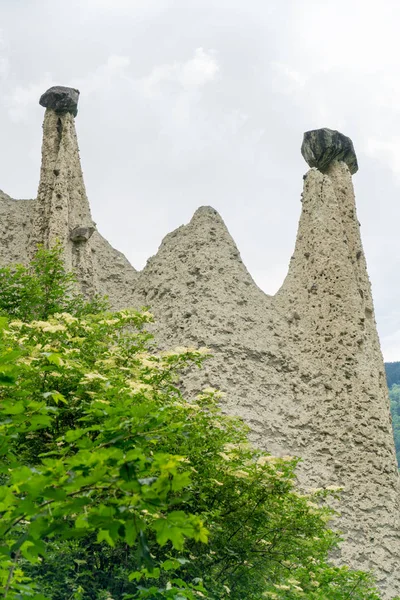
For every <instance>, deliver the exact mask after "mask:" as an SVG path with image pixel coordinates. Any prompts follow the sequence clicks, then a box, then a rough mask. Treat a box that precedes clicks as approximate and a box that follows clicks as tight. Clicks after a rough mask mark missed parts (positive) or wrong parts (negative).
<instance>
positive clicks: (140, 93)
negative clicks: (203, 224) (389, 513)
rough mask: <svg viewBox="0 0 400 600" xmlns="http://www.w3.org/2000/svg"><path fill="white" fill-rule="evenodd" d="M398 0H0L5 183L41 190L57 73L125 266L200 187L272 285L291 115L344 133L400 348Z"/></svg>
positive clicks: (293, 143)
mask: <svg viewBox="0 0 400 600" xmlns="http://www.w3.org/2000/svg"><path fill="white" fill-rule="evenodd" d="M399 22H400V3H399V2H398V1H397V0H380V1H379V2H377V1H372V0H334V1H332V0H325V1H323V2H321V0H247V2H244V1H243V0H240V1H239V0H68V2H64V1H61V0H35V1H32V0H0V189H2V190H3V191H4V192H6V193H7V194H9V195H10V196H12V197H13V198H33V197H35V195H36V191H37V186H38V180H39V169H40V147H41V134H42V130H41V124H42V120H43V108H42V107H40V106H39V104H38V100H39V97H40V95H41V94H42V93H43V92H44V91H45V90H46V89H47V88H49V87H50V86H52V85H67V86H72V87H77V88H78V89H80V91H81V96H80V101H79V114H78V116H77V120H76V126H77V133H78V139H79V144H80V152H81V160H82V166H83V171H84V177H85V183H86V188H87V192H88V196H89V200H90V203H91V208H92V214H93V217H94V220H95V221H96V222H97V226H98V229H99V231H100V232H101V233H102V234H103V235H104V236H105V237H106V238H107V239H108V241H109V242H110V243H111V244H112V245H113V246H114V247H116V248H117V249H119V250H121V251H122V252H123V253H124V254H125V255H126V256H127V258H128V259H129V260H130V262H131V263H132V264H133V265H134V267H135V268H137V269H141V268H142V267H143V266H144V265H145V263H146V260H147V259H148V258H149V257H150V256H152V255H153V254H155V253H156V252H157V248H158V246H159V245H160V243H161V240H162V238H163V237H164V236H165V235H166V234H167V233H168V232H170V231H172V230H173V229H175V228H176V227H178V226H179V225H181V224H183V223H187V222H188V221H189V220H190V218H191V216H192V215H193V213H194V211H195V210H196V209H197V208H198V207H199V206H201V205H211V206H213V207H214V208H216V209H217V210H218V211H219V212H220V214H221V216H222V217H223V219H224V221H225V223H226V225H227V227H228V229H229V231H230V233H231V234H232V236H233V237H234V239H235V241H236V243H237V245H238V247H239V250H240V252H241V256H242V258H243V261H244V263H245V264H246V266H247V268H248V269H249V271H250V273H251V275H252V276H253V278H254V279H255V281H256V282H257V284H258V285H259V286H260V287H261V288H262V289H263V290H265V291H266V292H267V293H269V294H274V293H275V292H276V291H277V290H278V288H279V287H280V285H281V283H282V282H283V279H284V277H285V275H286V272H287V266H288V263H289V260H290V256H291V255H292V252H293V248H294V243H295V237H296V231H297V225H298V220H299V216H300V209H301V203H300V194H301V191H302V183H303V180H302V175H303V174H304V173H305V172H306V171H307V169H308V167H307V165H306V163H305V162H304V160H303V158H302V156H301V154H300V146H301V142H302V136H303V132H304V131H306V130H310V129H316V128H319V127H330V128H331V129H338V130H339V131H341V132H342V133H344V134H345V135H348V136H350V137H351V138H352V140H353V142H354V145H355V148H356V152H357V156H358V162H359V172H358V173H357V174H356V175H355V176H354V177H353V182H354V185H355V191H356V199H357V211H358V218H359V220H360V222H361V225H362V227H361V234H362V239H363V244H364V249H365V254H366V257H367V263H368V268H369V275H370V278H371V281H372V288H373V295H374V301H375V310H376V317H377V322H378V330H379V334H380V338H381V344H382V348H383V353H384V357H385V359H386V360H388V361H395V360H400V276H399V275H400V238H399V235H398V229H399V222H400V202H399V196H400V75H399V73H400V36H399V34H398V23H399Z"/></svg>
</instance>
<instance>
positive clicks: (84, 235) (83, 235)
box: [69, 227, 95, 243]
mask: <svg viewBox="0 0 400 600" xmlns="http://www.w3.org/2000/svg"><path fill="white" fill-rule="evenodd" d="M94 232H95V228H94V227H75V229H73V230H72V231H71V233H70V235H69V238H70V240H71V241H72V242H75V243H76V242H87V241H88V239H90V238H91V237H92V235H93V233H94Z"/></svg>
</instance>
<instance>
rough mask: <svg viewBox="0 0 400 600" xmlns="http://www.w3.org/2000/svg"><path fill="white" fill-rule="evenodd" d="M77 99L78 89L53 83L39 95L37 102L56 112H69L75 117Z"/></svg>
mask: <svg viewBox="0 0 400 600" xmlns="http://www.w3.org/2000/svg"><path fill="white" fill-rule="evenodd" d="M78 100H79V90H76V89H74V88H69V87H64V86H62V85H55V86H54V87H51V88H49V89H48V90H47V92H45V93H44V94H43V95H42V96H41V97H40V100H39V104H40V105H41V106H44V107H45V108H51V109H52V110H55V111H56V112H58V113H64V112H70V113H72V114H73V115H74V117H76V115H77V114H78Z"/></svg>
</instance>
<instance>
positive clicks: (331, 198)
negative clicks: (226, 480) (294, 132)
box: [0, 86, 400, 599]
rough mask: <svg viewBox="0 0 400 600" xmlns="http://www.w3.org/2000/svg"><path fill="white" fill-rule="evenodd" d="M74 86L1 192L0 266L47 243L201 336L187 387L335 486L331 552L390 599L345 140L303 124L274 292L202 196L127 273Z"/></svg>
mask: <svg viewBox="0 0 400 600" xmlns="http://www.w3.org/2000/svg"><path fill="white" fill-rule="evenodd" d="M78 98H79V92H78V91H77V90H74V89H72V88H63V87H61V86H57V87H55V88H51V89H50V90H48V91H47V92H46V93H45V94H44V95H43V96H42V98H41V104H42V105H44V106H45V107H46V112H45V118H44V125H43V146H42V167H41V175H40V183H39V190H38V195H37V198H36V199H35V200H18V201H16V200H12V199H11V198H10V197H9V196H7V195H6V194H4V193H3V192H0V232H1V234H0V264H2V265H4V264H9V263H11V262H23V263H24V262H27V261H28V260H29V258H30V257H31V256H32V255H33V253H34V251H35V248H36V245H37V243H43V244H45V245H46V246H49V245H51V244H53V243H54V241H55V240H56V239H58V240H60V241H61V243H62V245H63V248H64V256H65V260H66V264H67V265H68V267H69V268H71V269H72V268H73V269H75V270H76V272H77V274H78V278H79V282H80V285H81V287H82V290H83V291H84V292H85V293H86V294H88V295H90V294H91V293H93V292H94V291H97V292H100V293H102V294H107V295H108V296H109V298H110V301H111V304H112V305H113V307H115V308H120V307H124V306H125V307H126V306H137V307H140V306H142V305H147V306H150V307H151V310H152V311H153V312H154V314H155V316H156V319H157V339H158V341H159V344H160V346H161V347H172V346H174V345H179V346H182V345H188V346H208V347H209V348H211V350H212V351H213V358H212V359H211V360H210V361H208V363H207V365H206V368H205V369H204V370H202V371H200V372H195V373H193V374H191V376H190V377H189V379H188V383H187V387H188V391H189V392H192V391H197V390H199V389H201V388H202V387H205V386H206V385H212V386H215V387H218V388H220V389H222V390H224V391H225V392H226V393H227V395H226V399H225V400H224V406H223V408H224V410H225V411H226V412H228V413H230V414H235V415H240V416H241V417H242V418H243V419H244V420H245V421H246V422H247V423H248V424H249V425H250V427H251V430H252V438H253V441H254V442H255V443H256V444H258V445H259V446H261V447H263V448H265V449H267V450H268V451H269V452H271V453H272V454H276V455H288V454H289V455H298V456H301V457H302V459H303V461H302V463H301V464H300V467H299V471H298V476H299V480H300V482H301V484H302V486H304V488H308V487H314V488H315V487H326V486H339V487H341V488H343V494H342V502H341V505H340V510H341V518H340V521H339V523H338V526H339V528H340V529H341V531H343V533H344V538H345V541H344V543H343V545H342V548H341V554H340V556H338V557H337V560H339V561H345V562H346V563H348V564H350V565H351V566H354V567H357V568H361V569H373V570H374V571H375V572H376V575H377V578H378V581H379V584H380V586H381V588H382V591H383V595H384V597H385V598H387V599H389V598H391V597H393V596H394V595H395V594H400V577H399V575H398V573H399V572H400V525H399V508H400V507H399V500H400V487H399V475H398V469H397V464H396V457H395V452H394V443H393V435H392V429H391V419H390V411H389V401H388V394H387V387H386V381H385V372H384V365H383V359H382V355H381V350H380V345H379V339H378V335H377V331H376V324H375V319H374V308H373V301H372V297H371V288H370V283H369V279H368V274H367V268H366V262H365V257H364V252H363V248H362V244H361V238H360V232H359V223H358V220H357V215H356V208H355V200H354V192H353V185H352V177H351V173H354V172H355V171H356V170H357V168H358V166H357V159H356V156H355V153H354V148H353V144H352V143H351V140H350V139H349V138H347V137H345V136H343V135H342V134H340V133H339V132H336V131H332V130H329V129H324V130H317V131H313V132H307V133H306V134H305V137H304V142H303V146H302V152H303V156H304V157H305V158H306V160H307V161H308V162H309V164H310V165H311V166H312V168H311V169H310V170H309V171H308V173H307V175H306V176H305V178H304V190H303V194H302V214H301V218H300V223H299V230H298V235H297V240H296V246H295V250H294V254H293V256H292V258H291V261H290V266H289V271H288V275H287V277H286V279H285V281H284V283H283V285H282V287H281V289H280V290H279V291H278V293H277V294H276V295H275V296H273V297H272V296H267V295H266V294H264V293H263V292H262V291H261V290H260V289H259V288H258V287H257V285H256V284H255V283H254V281H253V280H252V278H251V276H250V274H249V273H248V271H247V269H246V267H245V266H244V264H243V262H242V261H241V258H240V254H239V251H238V249H237V247H236V245H235V242H234V241H233V239H232V238H231V236H230V234H229V232H228V230H227V228H226V226H225V225H224V222H223V220H222V219H221V217H220V216H219V215H218V213H217V212H216V211H215V210H214V209H213V208H211V207H201V208H199V209H198V210H197V211H196V213H195V214H194V216H193V218H192V220H191V221H190V223H189V224H187V225H184V226H181V227H179V228H178V229H177V230H176V231H174V232H172V233H170V234H169V235H167V236H166V237H165V239H164V240H163V242H162V244H161V246H160V248H159V251H158V253H157V254H156V255H155V256H153V257H152V258H150V259H149V261H148V262H147V265H146V267H145V268H144V270H143V271H141V272H137V271H136V270H135V269H134V268H133V267H132V266H131V265H130V264H129V262H128V261H127V260H126V258H125V257H124V256H123V255H122V254H121V253H120V252H118V251H117V250H115V249H114V248H112V247H111V246H110V245H109V244H108V242H107V241H106V240H105V239H104V238H103V237H102V236H101V235H100V234H99V233H98V231H97V229H96V225H95V223H94V222H93V220H92V218H91V214H90V208H89V202H88V199H87V196H86V191H85V186H84V181H83V175H82V169H81V165H80V159H79V151H78V145H77V137H76V132H75V123H74V117H75V116H76V114H77V103H78Z"/></svg>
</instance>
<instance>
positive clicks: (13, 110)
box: [0, 55, 130, 123]
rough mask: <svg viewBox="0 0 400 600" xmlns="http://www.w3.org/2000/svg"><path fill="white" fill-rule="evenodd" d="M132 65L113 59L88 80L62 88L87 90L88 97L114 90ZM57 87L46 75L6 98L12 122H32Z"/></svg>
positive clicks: (78, 81)
mask: <svg viewBox="0 0 400 600" xmlns="http://www.w3.org/2000/svg"><path fill="white" fill-rule="evenodd" d="M129 65H130V59H129V58H128V57H127V56H118V55H111V56H109V57H108V59H107V61H106V62H105V64H103V65H100V66H99V67H97V68H96V69H95V70H94V71H93V72H91V73H88V75H86V76H85V77H80V78H76V79H71V80H70V81H66V82H63V83H62V85H67V86H71V87H76V88H78V89H84V90H85V96H89V95H90V94H93V93H95V92H97V91H98V90H100V89H102V88H106V87H110V86H112V85H113V84H114V82H115V79H118V78H121V77H124V76H125V71H126V69H127V68H128V67H129ZM8 68H9V64H8V62H6V64H5V66H4V69H7V70H8ZM1 74H2V62H1V57H0V76H1ZM53 85H60V82H59V81H57V80H56V79H55V77H54V76H53V75H52V74H51V73H45V74H44V75H43V76H42V77H41V78H40V79H39V80H38V81H36V82H34V83H29V84H28V85H25V86H20V85H18V86H16V87H14V89H13V90H12V91H10V92H9V93H8V94H6V95H5V99H4V103H5V105H6V108H7V110H8V114H9V116H10V119H11V120H12V121H14V122H17V123H18V122H21V121H26V120H28V119H29V118H30V115H31V111H32V109H33V107H36V106H37V102H38V100H39V98H40V96H41V95H42V94H43V92H45V91H46V90H47V89H48V88H49V87H51V86H53Z"/></svg>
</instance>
